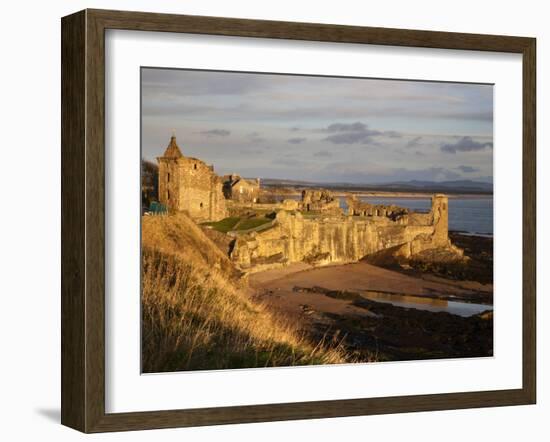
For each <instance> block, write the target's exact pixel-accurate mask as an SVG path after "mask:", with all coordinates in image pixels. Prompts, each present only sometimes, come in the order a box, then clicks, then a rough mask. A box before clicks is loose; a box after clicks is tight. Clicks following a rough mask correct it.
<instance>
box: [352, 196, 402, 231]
mask: <svg viewBox="0 0 550 442" xmlns="http://www.w3.org/2000/svg"><path fill="white" fill-rule="evenodd" d="M346 203H347V205H348V215H351V216H369V217H387V218H390V219H391V220H392V221H397V222H400V224H407V217H406V216H407V214H408V213H409V210H408V209H405V208H404V207H399V206H396V205H393V204H392V205H389V206H386V205H382V204H370V203H368V202H364V201H360V200H359V199H358V198H357V197H356V196H355V195H350V196H347V197H346Z"/></svg>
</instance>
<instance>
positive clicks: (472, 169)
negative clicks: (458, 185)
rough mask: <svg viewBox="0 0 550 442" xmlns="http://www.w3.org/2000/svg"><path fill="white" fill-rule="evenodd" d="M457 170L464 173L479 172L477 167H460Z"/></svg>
mask: <svg viewBox="0 0 550 442" xmlns="http://www.w3.org/2000/svg"><path fill="white" fill-rule="evenodd" d="M457 169H458V170H461V171H462V172H464V173H474V172H479V169H478V168H477V167H472V166H458V167H457Z"/></svg>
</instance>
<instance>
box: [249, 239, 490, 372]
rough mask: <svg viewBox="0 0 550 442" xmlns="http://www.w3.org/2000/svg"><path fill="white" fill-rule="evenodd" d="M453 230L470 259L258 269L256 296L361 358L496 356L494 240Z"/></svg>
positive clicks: (305, 330) (253, 289)
mask: <svg viewBox="0 0 550 442" xmlns="http://www.w3.org/2000/svg"><path fill="white" fill-rule="evenodd" d="M450 236H451V239H452V241H453V243H455V244H457V245H458V246H459V247H461V248H464V250H465V252H466V255H467V256H468V257H469V258H470V259H469V260H468V264H456V266H454V267H453V266H451V265H447V266H446V267H443V266H434V265H433V264H432V265H431V266H429V265H427V264H423V263H420V262H419V263H415V262H412V263H411V265H410V266H405V267H400V268H382V267H379V266H374V265H371V264H368V263H366V262H359V263H354V264H347V265H335V266H325V267H311V266H308V265H306V264H303V263H302V264H299V265H296V266H291V267H290V268H285V269H278V270H272V271H266V272H261V273H258V274H255V275H251V277H250V287H251V295H252V296H253V297H254V298H255V299H257V300H259V301H261V302H262V303H264V304H266V305H267V306H268V308H270V309H272V310H273V311H275V312H278V313H279V314H281V315H284V316H285V317H286V318H289V319H290V320H293V321H295V323H296V324H297V325H298V326H299V328H300V329H301V330H302V332H303V333H305V334H307V335H309V336H310V337H311V338H312V339H314V340H315V341H319V340H321V341H324V342H326V343H330V344H331V345H336V344H339V345H341V346H342V347H343V348H344V349H345V350H346V352H347V353H348V354H349V355H350V357H352V358H353V359H355V360H357V361H363V362H367V361H398V360H415V359H416V360H417V359H434V358H436V359H439V358H462V357H487V356H492V354H493V312H492V302H493V285H492V238H478V237H472V236H467V235H462V234H459V233H451V235H450ZM461 306H464V307H471V309H470V310H471V312H474V313H472V314H468V313H467V312H468V311H470V310H468V308H465V309H463V310H461V309H460V307H461ZM457 312H459V313H457ZM464 312H466V313H464Z"/></svg>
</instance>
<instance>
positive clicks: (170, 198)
mask: <svg viewBox="0 0 550 442" xmlns="http://www.w3.org/2000/svg"><path fill="white" fill-rule="evenodd" d="M158 180H159V183H158V185H159V195H158V197H159V201H160V203H161V204H164V205H165V206H166V207H167V208H168V210H174V211H175V210H178V205H179V194H180V192H179V185H178V182H179V167H178V163H177V160H176V159H172V158H160V159H159V177H158Z"/></svg>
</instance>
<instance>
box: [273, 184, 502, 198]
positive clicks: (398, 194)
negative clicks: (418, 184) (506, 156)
mask: <svg viewBox="0 0 550 442" xmlns="http://www.w3.org/2000/svg"><path fill="white" fill-rule="evenodd" d="M266 189H267V190H268V191H269V192H271V193H272V194H274V195H279V196H291V197H297V196H300V195H301V192H302V190H301V189H300V188H289V187H277V186H266ZM333 193H334V196H337V197H345V196H347V195H349V194H353V195H356V196H358V197H362V198H411V199H430V198H431V197H432V195H433V194H434V193H445V194H446V195H447V196H448V197H449V199H474V198H479V199H485V198H492V197H493V194H492V193H479V192H477V193H449V192H428V191H425V192H418V191H415V192H413V191H411V192H405V191H389V190H388V191H386V190H378V191H377V190H373V191H364V190H343V189H339V190H333Z"/></svg>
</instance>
